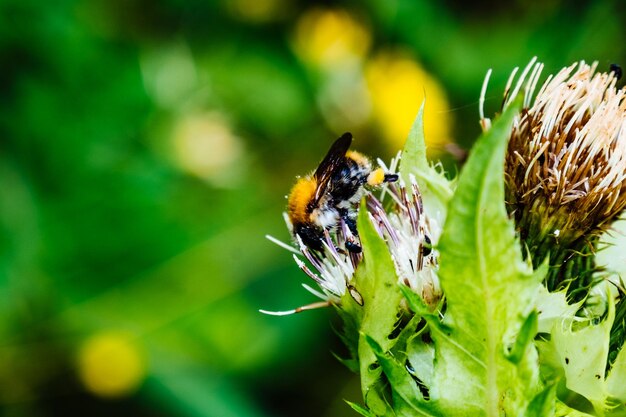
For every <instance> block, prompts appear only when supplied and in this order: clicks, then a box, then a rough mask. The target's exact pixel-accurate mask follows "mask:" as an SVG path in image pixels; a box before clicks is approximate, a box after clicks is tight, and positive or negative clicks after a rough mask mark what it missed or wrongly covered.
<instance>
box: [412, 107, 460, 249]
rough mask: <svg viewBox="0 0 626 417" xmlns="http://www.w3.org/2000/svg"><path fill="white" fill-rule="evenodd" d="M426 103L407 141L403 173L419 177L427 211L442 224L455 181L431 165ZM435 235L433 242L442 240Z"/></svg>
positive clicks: (432, 219)
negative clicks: (425, 121)
mask: <svg viewBox="0 0 626 417" xmlns="http://www.w3.org/2000/svg"><path fill="white" fill-rule="evenodd" d="M424 105H425V103H424V102H423V103H422V106H421V107H420V110H419V112H418V113H417V117H416V118H415V121H414V122H413V126H412V127H411V130H410V131H409V136H408V137H407V140H406V143H405V145H404V150H403V151H402V159H401V160H400V176H401V177H402V180H404V182H405V183H407V184H409V183H410V180H411V176H414V177H415V178H416V180H417V183H418V184H419V187H420V192H421V193H422V200H423V202H424V210H425V212H426V213H427V215H428V216H429V218H430V219H431V221H436V222H437V224H439V225H442V224H443V223H444V221H445V218H446V211H447V206H448V202H449V201H450V199H451V198H452V194H453V185H454V184H453V183H452V182H451V181H450V180H448V179H447V178H446V177H445V175H444V174H443V173H442V172H440V170H437V169H435V168H434V167H433V166H431V165H430V164H429V163H428V160H427V159H426V142H425V140H424ZM432 238H433V243H436V242H437V241H438V240H439V236H437V235H435V236H433V237H432Z"/></svg>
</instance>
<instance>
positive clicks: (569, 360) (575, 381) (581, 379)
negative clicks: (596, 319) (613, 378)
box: [552, 298, 615, 410]
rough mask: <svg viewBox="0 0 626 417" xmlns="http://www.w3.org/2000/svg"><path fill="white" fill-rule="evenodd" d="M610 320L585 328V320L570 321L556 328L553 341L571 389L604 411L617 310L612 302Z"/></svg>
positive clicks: (562, 322)
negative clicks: (609, 351) (608, 365)
mask: <svg viewBox="0 0 626 417" xmlns="http://www.w3.org/2000/svg"><path fill="white" fill-rule="evenodd" d="M608 309H609V310H608V314H607V317H606V318H605V319H604V320H603V321H602V322H600V323H599V324H593V322H592V320H588V321H587V325H586V326H584V327H582V328H578V327H580V326H581V325H582V323H581V319H580V318H577V317H570V318H568V319H564V320H562V321H561V322H559V323H555V324H554V328H553V330H552V341H553V343H554V347H555V348H556V351H557V353H558V355H559V358H560V361H561V366H562V367H563V369H564V370H565V382H566V385H567V388H568V389H570V390H572V391H574V392H576V393H578V394H581V395H583V396H584V397H585V398H587V399H588V400H589V401H590V402H591V403H592V404H593V405H594V407H595V408H596V409H597V410H603V409H604V403H605V399H606V397H607V389H606V382H605V380H604V376H605V369H606V361H607V357H608V349H609V336H610V331H611V325H612V324H613V319H614V318H615V306H614V304H613V302H612V300H611V299H610V298H609V302H608Z"/></svg>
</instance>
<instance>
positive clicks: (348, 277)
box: [261, 155, 441, 315]
mask: <svg viewBox="0 0 626 417" xmlns="http://www.w3.org/2000/svg"><path fill="white" fill-rule="evenodd" d="M399 161H400V156H399V155H398V156H397V157H396V158H394V159H393V160H392V162H391V164H390V166H389V168H387V167H386V166H385V164H384V163H383V162H382V161H380V160H379V161H378V162H379V164H380V165H381V167H383V168H384V170H385V172H395V171H396V169H397V166H398V164H399ZM387 195H389V196H390V198H391V199H393V204H392V207H391V209H390V210H389V212H387V211H386V210H385V209H384V208H383V203H382V202H381V201H385V197H386V196H387ZM366 201H367V204H366V207H364V208H362V209H366V210H368V211H369V214H370V219H371V220H372V223H373V224H374V226H375V228H376V230H377V232H378V234H379V235H380V236H381V237H382V238H383V239H384V240H385V242H386V244H387V247H388V249H389V252H390V255H391V257H392V259H393V262H394V266H395V269H396V274H397V276H398V281H399V282H400V283H403V284H405V285H407V286H408V287H410V288H411V289H412V290H413V291H415V293H416V294H418V295H419V296H420V297H422V299H423V300H424V302H425V303H426V304H427V305H430V306H435V305H436V304H437V302H438V301H439V300H440V299H441V288H440V286H439V281H438V279H437V275H436V269H437V259H436V256H437V255H436V251H435V250H433V249H432V244H433V242H432V239H431V237H430V236H433V234H432V233H431V231H430V228H431V227H432V226H433V225H435V226H436V224H435V223H434V222H429V220H428V219H427V218H426V216H425V213H424V209H423V205H422V197H421V194H420V191H419V187H418V185H417V182H416V179H415V177H413V176H411V185H410V187H408V189H407V186H406V185H405V184H404V182H402V181H400V183H399V184H398V185H395V184H385V186H384V187H383V189H382V192H381V196H380V199H377V198H376V197H374V196H373V195H372V194H371V193H370V192H368V193H367V196H366ZM284 217H285V222H286V224H287V228H288V229H289V230H290V232H291V229H292V227H291V224H290V222H289V218H288V217H287V216H286V215H285V216H284ZM435 236H438V233H437V234H436V235H435ZM266 237H267V238H268V239H269V240H270V241H272V242H274V243H275V244H277V245H279V246H281V247H282V248H284V249H287V250H288V251H290V252H292V253H293V258H294V260H295V262H296V264H297V265H298V267H299V268H300V269H301V270H302V271H303V272H304V273H305V274H306V275H307V276H308V277H309V278H311V279H312V280H313V281H315V282H316V284H317V285H318V287H319V290H318V289H315V288H312V287H311V286H309V285H307V284H303V286H304V288H305V289H306V290H308V291H309V292H311V293H312V294H313V295H315V296H317V297H318V298H320V299H321V300H322V301H321V302H316V303H313V304H309V305H306V306H302V307H298V308H295V309H292V310H287V311H277V312H271V311H266V310H261V312H263V313H266V314H272V315H288V314H294V313H299V312H301V311H305V310H310V309H314V308H320V307H326V306H330V305H337V306H341V298H342V297H343V296H344V294H345V293H346V292H348V293H349V294H350V296H351V297H352V298H353V299H354V300H355V301H356V302H357V304H359V305H363V297H362V296H361V294H360V293H359V290H358V288H356V287H355V286H354V283H353V277H354V273H355V271H356V269H357V267H358V265H359V264H360V262H361V261H362V260H363V255H362V254H361V253H354V252H350V251H348V250H346V242H350V241H353V240H354V236H353V235H352V233H351V232H350V229H349V228H348V226H347V225H346V223H345V222H344V221H343V220H341V221H340V223H339V225H338V227H337V228H336V230H331V231H328V230H326V231H325V232H324V238H325V239H324V241H323V242H322V243H323V247H324V253H323V254H317V253H316V252H314V251H311V249H309V248H308V247H307V246H306V245H305V244H304V243H303V242H302V239H300V237H299V236H297V235H296V244H297V246H298V249H295V248H294V247H292V246H291V245H288V244H286V243H284V242H282V241H280V240H278V239H276V238H274V237H272V236H266ZM302 258H304V259H305V260H306V261H307V262H308V263H307V262H305V261H304V260H302Z"/></svg>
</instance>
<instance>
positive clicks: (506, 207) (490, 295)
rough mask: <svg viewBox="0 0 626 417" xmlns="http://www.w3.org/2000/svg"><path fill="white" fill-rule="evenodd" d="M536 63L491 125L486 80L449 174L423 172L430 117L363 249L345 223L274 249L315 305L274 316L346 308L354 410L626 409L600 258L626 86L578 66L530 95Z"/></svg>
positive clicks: (398, 163) (620, 155)
mask: <svg viewBox="0 0 626 417" xmlns="http://www.w3.org/2000/svg"><path fill="white" fill-rule="evenodd" d="M542 68H543V66H542V65H541V64H537V63H535V61H534V60H533V61H531V63H530V64H529V65H528V66H527V67H526V69H525V70H524V71H523V72H522V75H521V76H520V77H519V78H518V79H517V82H516V83H515V85H513V81H514V80H515V74H516V72H514V73H513V75H512V76H511V79H510V80H509V84H508V86H507V88H506V91H505V99H504V104H503V112H502V114H501V115H500V116H499V117H498V118H497V119H496V120H495V121H494V123H493V124H492V123H491V120H489V119H487V118H485V117H484V114H483V111H482V102H484V94H485V90H486V85H487V80H488V77H487V80H486V82H485V84H484V86H483V92H482V95H481V96H482V97H481V125H482V126H483V129H484V133H483V135H482V136H481V137H480V138H479V139H478V141H477V142H476V144H475V145H474V148H473V149H472V151H471V153H470V155H469V158H468V160H467V162H466V164H465V166H464V167H463V169H462V171H461V173H460V175H459V176H458V178H456V179H455V180H448V179H447V178H446V176H445V175H444V174H443V172H442V170H441V168H440V167H439V166H431V165H430V164H429V163H428V162H427V160H426V152H425V150H426V147H425V142H424V135H423V123H422V114H423V112H422V110H420V112H419V114H418V116H417V118H416V120H415V123H414V125H413V127H412V129H411V131H410V134H409V137H408V139H407V141H406V145H405V148H404V150H403V151H402V153H401V154H400V155H399V156H398V157H397V158H395V159H394V160H393V161H392V162H391V164H390V166H389V167H388V168H387V167H385V169H386V170H388V171H392V172H396V171H397V172H398V173H399V176H400V180H399V181H398V183H396V184H385V185H384V186H383V188H382V191H381V192H380V194H379V195H377V196H374V195H373V194H372V193H369V194H368V195H367V196H366V197H365V198H364V200H363V201H362V202H361V204H360V210H359V212H358V219H357V224H356V228H357V230H358V232H359V237H360V242H361V245H362V249H363V251H362V253H352V252H350V251H346V250H344V248H345V239H346V236H348V235H349V234H350V231H349V230H348V229H347V227H346V225H345V224H344V223H343V222H342V223H341V224H340V225H339V226H338V227H337V228H335V229H332V230H327V231H325V233H324V238H325V241H324V253H323V254H315V253H312V252H311V250H310V249H309V248H308V247H307V246H305V245H304V244H303V243H302V240H301V239H299V238H298V236H296V240H297V242H298V243H299V244H298V247H299V250H296V249H294V248H291V246H289V245H285V244H282V243H280V244H281V245H283V246H285V247H286V248H288V249H289V250H291V251H293V252H295V253H294V258H295V259H296V262H297V264H298V266H299V267H300V268H301V269H302V270H303V271H304V272H305V273H306V274H307V275H308V276H309V277H311V278H312V279H313V280H315V281H316V282H317V284H318V285H319V288H320V289H319V290H317V289H314V288H312V287H310V286H306V288H307V289H308V290H309V291H311V292H312V293H313V294H315V295H317V296H318V297H320V298H321V299H322V301H321V302H319V303H315V304H312V305H310V306H306V307H301V308H299V309H296V310H291V311H288V312H283V313H279V314H288V313H293V312H298V311H302V310H305V309H308V308H313V307H319V306H333V307H335V308H336V310H337V312H338V314H339V315H340V316H341V318H342V320H343V329H342V332H341V336H342V339H343V341H344V342H345V344H346V346H347V347H348V349H349V352H350V357H349V358H346V359H344V360H343V362H344V363H345V364H346V365H347V366H348V367H350V368H351V369H353V370H354V371H355V372H358V373H359V374H360V378H361V388H362V393H363V400H364V405H357V404H353V403H350V405H351V406H352V408H353V409H354V410H356V411H357V412H359V413H360V414H361V415H364V416H494V417H495V416H586V415H599V416H621V415H626V353H625V351H624V350H623V349H621V348H622V345H623V343H624V326H625V325H624V317H625V316H626V304H625V302H624V301H623V300H624V297H623V285H621V281H620V280H619V279H614V278H615V277H614V276H611V275H610V274H609V271H608V270H604V271H603V270H602V268H599V267H598V266H597V262H596V254H597V251H598V248H599V245H600V242H601V240H602V233H604V232H606V231H608V230H609V229H610V227H611V225H612V224H613V222H614V221H615V220H616V219H617V217H618V216H619V215H620V214H621V213H622V211H623V209H624V207H625V206H626V193H625V187H626V99H625V98H624V96H625V94H626V92H625V90H624V89H617V88H616V82H617V78H618V77H617V74H616V72H610V73H595V69H596V68H595V64H594V65H592V66H588V65H586V64H585V63H583V62H581V63H579V64H576V65H572V66H570V67H568V68H565V69H563V70H562V71H561V72H559V73H558V74H557V75H556V76H554V77H552V76H550V77H549V78H548V80H547V81H546V82H545V83H544V84H543V86H542V87H541V88H540V90H539V92H538V94H537V95H536V97H533V91H534V89H535V87H536V85H538V80H539V77H540V73H541V70H542ZM594 73H595V74H594ZM520 93H521V95H522V96H523V97H522V98H520V97H518V96H519V95H520ZM381 165H384V164H382V162H381ZM302 258H304V260H303V259H302Z"/></svg>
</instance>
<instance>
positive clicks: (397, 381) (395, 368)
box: [365, 335, 432, 416]
mask: <svg viewBox="0 0 626 417" xmlns="http://www.w3.org/2000/svg"><path fill="white" fill-rule="evenodd" d="M365 340H366V341H367V343H368V344H369V345H370V347H371V348H372V351H373V352H374V354H375V355H376V357H377V358H378V362H379V363H380V366H381V367H382V369H383V372H384V373H385V375H386V376H387V379H388V380H389V383H390V385H391V389H392V391H393V394H394V409H396V410H397V408H398V407H397V406H395V405H396V404H398V403H399V401H397V399H396V397H400V398H401V399H402V401H403V402H404V403H405V404H406V405H407V406H409V407H410V409H411V411H412V415H415V416H431V415H432V414H431V413H429V412H428V411H427V410H426V405H425V403H424V397H423V396H422V394H421V392H420V390H419V388H418V387H417V383H416V382H415V381H414V380H413V377H412V376H411V374H409V372H408V371H407V369H406V367H405V366H404V365H403V364H402V363H400V362H398V360H396V358H395V357H393V355H391V354H390V353H389V352H384V351H383V350H382V349H381V347H380V345H379V344H378V343H376V341H375V340H374V339H372V338H371V337H369V336H367V335H365Z"/></svg>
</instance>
